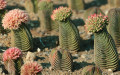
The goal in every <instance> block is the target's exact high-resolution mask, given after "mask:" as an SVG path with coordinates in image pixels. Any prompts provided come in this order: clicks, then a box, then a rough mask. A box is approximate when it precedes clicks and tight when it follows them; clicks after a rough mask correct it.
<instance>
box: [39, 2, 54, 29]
mask: <svg viewBox="0 0 120 75" xmlns="http://www.w3.org/2000/svg"><path fill="white" fill-rule="evenodd" d="M38 9H39V10H38V16H39V19H40V27H41V31H50V30H51V29H52V26H51V25H52V24H51V18H50V15H51V12H52V10H53V3H52V1H44V0H43V1H40V2H39V3H38Z"/></svg>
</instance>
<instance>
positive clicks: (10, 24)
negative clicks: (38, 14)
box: [2, 9, 28, 29]
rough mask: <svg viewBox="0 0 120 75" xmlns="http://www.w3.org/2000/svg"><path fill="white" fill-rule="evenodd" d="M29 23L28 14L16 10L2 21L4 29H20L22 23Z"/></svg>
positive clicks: (7, 14)
mask: <svg viewBox="0 0 120 75" xmlns="http://www.w3.org/2000/svg"><path fill="white" fill-rule="evenodd" d="M27 21H28V14H27V13H26V12H25V11H23V10H20V9H14V10H11V11H9V12H8V13H6V14H5V16H4V17H3V20H2V23H3V24H2V26H3V27H4V29H7V28H8V29H18V28H19V27H20V25H21V23H26V22H27Z"/></svg>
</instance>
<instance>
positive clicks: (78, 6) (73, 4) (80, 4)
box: [67, 0, 85, 11]
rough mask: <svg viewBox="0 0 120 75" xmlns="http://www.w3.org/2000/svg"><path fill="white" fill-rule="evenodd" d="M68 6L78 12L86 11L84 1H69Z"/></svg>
mask: <svg viewBox="0 0 120 75" xmlns="http://www.w3.org/2000/svg"><path fill="white" fill-rule="evenodd" d="M67 4H68V6H69V7H70V8H71V9H73V10H76V11H79V10H84V8H85V6H84V0H67Z"/></svg>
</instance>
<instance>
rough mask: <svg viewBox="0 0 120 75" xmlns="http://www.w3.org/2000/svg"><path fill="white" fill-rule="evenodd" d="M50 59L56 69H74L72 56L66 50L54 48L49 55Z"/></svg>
mask: <svg viewBox="0 0 120 75" xmlns="http://www.w3.org/2000/svg"><path fill="white" fill-rule="evenodd" d="M49 61H50V64H51V66H52V68H53V69H54V70H63V71H72V66H73V60H72V56H71V54H70V53H69V52H68V51H66V50H63V51H58V50H52V51H51V53H50V55H49Z"/></svg>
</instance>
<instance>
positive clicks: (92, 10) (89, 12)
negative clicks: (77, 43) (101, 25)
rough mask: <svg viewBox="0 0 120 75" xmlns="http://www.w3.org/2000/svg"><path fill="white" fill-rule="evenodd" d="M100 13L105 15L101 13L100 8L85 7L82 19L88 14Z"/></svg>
mask: <svg viewBox="0 0 120 75" xmlns="http://www.w3.org/2000/svg"><path fill="white" fill-rule="evenodd" d="M100 13H101V14H102V15H105V14H104V13H103V11H102V10H101V9H100V8H98V7H92V8H89V9H87V10H86V12H85V13H84V19H87V18H88V16H90V15H92V14H100Z"/></svg>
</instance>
